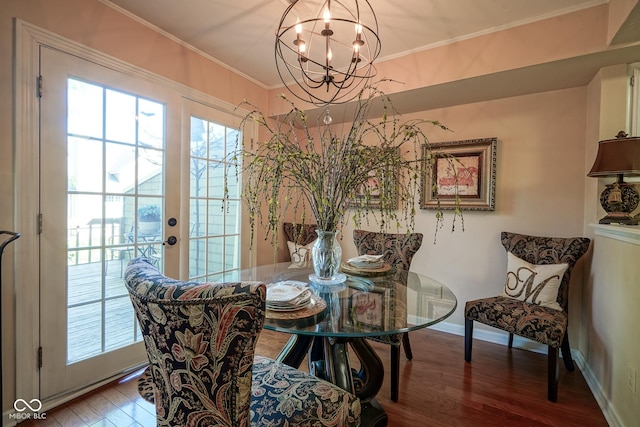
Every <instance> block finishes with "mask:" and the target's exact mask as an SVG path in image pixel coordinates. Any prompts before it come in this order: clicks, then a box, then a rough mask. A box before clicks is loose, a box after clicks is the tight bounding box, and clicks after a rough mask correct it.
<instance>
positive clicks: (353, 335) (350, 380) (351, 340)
mask: <svg viewBox="0 0 640 427" xmlns="http://www.w3.org/2000/svg"><path fill="white" fill-rule="evenodd" d="M311 273H313V270H312V269H307V268H294V267H293V265H292V264H291V263H278V264H269V265H264V266H260V267H254V268H250V269H246V270H241V271H240V279H241V280H256V281H261V282H264V283H266V284H267V287H269V286H275V285H276V284H280V283H291V284H295V285H296V286H300V285H308V287H309V289H310V290H311V291H312V298H311V301H310V303H309V304H307V305H306V306H304V307H302V308H298V309H296V310H284V309H283V310H270V309H267V313H266V319H265V324H264V327H265V329H268V330H273V331H278V332H283V333H287V334H290V335H291V337H290V338H289V341H288V342H287V344H286V345H285V347H284V348H283V349H282V351H281V352H280V354H279V356H278V358H277V359H278V360H279V361H281V362H284V363H286V364H288V365H290V366H293V367H295V368H298V367H300V365H301V364H302V362H303V360H304V358H305V356H306V357H307V363H308V368H309V372H310V373H312V374H314V375H316V376H318V377H321V378H324V379H326V380H328V381H330V382H332V383H334V384H336V385H338V386H340V387H342V388H343V389H345V390H348V391H350V392H352V393H354V394H356V395H357V396H358V398H359V399H360V402H361V404H362V426H384V425H386V424H387V420H388V418H387V414H386V413H385V412H384V410H383V408H382V407H381V406H380V405H379V403H378V402H377V401H376V400H375V397H376V395H377V393H378V391H379V390H380V388H381V386H382V381H383V377H384V366H383V363H382V360H381V359H380V357H379V356H378V355H377V354H376V352H375V350H374V349H373V348H372V347H371V346H370V345H369V343H368V342H367V339H366V338H380V337H382V336H384V335H397V334H402V333H404V332H410V331H413V330H416V329H421V328H425V327H428V326H430V325H434V324H436V323H438V322H441V321H442V320H444V319H446V318H447V317H449V316H450V315H451V314H452V313H453V312H454V311H455V309H456V306H457V300H456V297H455V295H454V294H453V292H452V291H451V290H450V289H449V288H447V287H446V286H445V285H443V284H442V283H439V282H437V281H436V280H434V279H432V278H430V277H427V276H424V275H422V274H417V273H414V272H410V271H405V270H400V269H390V270H389V271H386V272H383V273H376V274H374V273H371V272H367V271H360V272H358V271H349V272H348V274H347V280H346V282H345V283H342V284H338V285H321V284H317V283H313V282H311V281H310V280H309V275H310V274H311ZM349 347H351V349H352V350H353V353H355V355H356V357H357V359H358V360H359V362H360V363H359V365H360V368H359V369H358V370H356V369H352V367H351V365H350V363H349V357H348V353H349V351H348V349H349Z"/></svg>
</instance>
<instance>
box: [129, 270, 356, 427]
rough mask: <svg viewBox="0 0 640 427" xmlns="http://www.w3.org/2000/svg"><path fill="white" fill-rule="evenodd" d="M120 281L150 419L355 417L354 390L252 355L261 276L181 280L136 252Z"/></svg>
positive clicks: (215, 421)
mask: <svg viewBox="0 0 640 427" xmlns="http://www.w3.org/2000/svg"><path fill="white" fill-rule="evenodd" d="M125 284H126V286H127V289H128V291H129V295H130V297H131V301H132V303H133V306H134V310H135V312H136V316H137V317H138V321H139V323H140V328H141V330H142V333H143V336H144V343H145V346H146V349H147V356H148V357H149V371H150V372H151V376H152V378H153V386H154V387H153V401H154V403H155V406H156V418H157V424H158V426H189V427H191V426H194V427H195V426H198V427H204V426H249V425H252V426H261V427H262V426H293V425H304V426H357V425H359V424H360V402H359V400H358V399H357V398H356V397H355V396H353V395H351V394H350V393H347V392H346V391H344V390H342V389H341V388H339V387H337V386H334V385H332V384H330V383H328V382H326V381H323V380H320V379H318V378H315V377H312V376H309V375H307V374H305V373H303V372H301V371H298V370H296V369H293V368H290V367H287V366H284V365H282V364H280V363H277V362H275V361H272V360H270V359H266V358H261V357H255V360H254V352H255V344H256V340H257V338H258V334H259V332H260V331H261V330H262V327H263V324H264V316H265V297H266V288H265V285H264V284H263V283H259V282H238V283H215V284H213V283H195V282H181V281H177V280H174V279H170V278H167V277H165V276H163V275H162V274H161V273H159V272H158V270H157V269H156V268H155V267H154V266H153V264H152V263H151V261H149V260H148V259H144V258H137V259H134V260H132V261H131V262H130V263H129V265H128V267H127V269H126V271H125ZM294 420H295V421H294ZM302 420H304V422H303V421H302Z"/></svg>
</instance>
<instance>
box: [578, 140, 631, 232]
mask: <svg viewBox="0 0 640 427" xmlns="http://www.w3.org/2000/svg"><path fill="white" fill-rule="evenodd" d="M625 175H627V176H640V137H627V134H626V133H625V132H623V131H620V132H619V133H618V135H617V136H616V138H614V139H607V140H604V141H600V142H598V154H597V155H596V160H595V162H593V167H592V168H591V171H590V172H589V173H588V174H587V176H592V177H601V176H615V177H617V181H616V182H615V183H613V184H607V186H606V188H605V189H604V191H603V192H602V194H601V195H600V205H601V206H602V208H603V209H604V210H605V211H606V212H607V216H605V217H604V218H602V219H601V220H600V221H599V222H600V224H625V225H638V223H639V222H640V220H639V219H638V217H636V218H633V217H632V216H631V215H630V213H631V212H633V211H634V210H635V209H636V208H637V207H638V201H639V199H640V197H639V196H638V190H636V187H635V185H634V184H629V183H626V182H624V176H625Z"/></svg>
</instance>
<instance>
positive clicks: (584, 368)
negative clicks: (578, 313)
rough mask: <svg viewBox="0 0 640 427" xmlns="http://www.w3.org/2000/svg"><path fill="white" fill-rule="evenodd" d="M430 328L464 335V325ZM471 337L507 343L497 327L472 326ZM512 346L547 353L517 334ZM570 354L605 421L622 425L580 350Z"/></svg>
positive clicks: (539, 345) (545, 348) (615, 426)
mask: <svg viewBox="0 0 640 427" xmlns="http://www.w3.org/2000/svg"><path fill="white" fill-rule="evenodd" d="M430 329H433V330H436V331H440V332H446V333H449V334H453V335H460V336H464V326H463V325H459V324H454V323H448V322H440V323H437V324H435V325H433V326H430ZM473 339H476V340H481V341H487V342H491V343H494V344H500V345H504V346H506V345H508V343H509V334H508V333H507V332H504V331H499V330H497V329H496V330H493V331H489V330H484V329H479V328H474V330H473ZM513 346H514V347H517V348H519V349H524V350H529V351H533V352H536V353H542V354H546V353H547V346H546V345H543V344H540V343H537V342H535V341H531V340H528V339H526V338H521V337H518V336H514V337H513ZM571 356H572V357H573V360H574V362H575V364H576V366H577V367H578V369H579V370H580V372H581V373H582V376H583V377H584V379H585V381H586V382H587V385H588V386H589V389H590V390H591V393H593V397H594V398H595V399H596V402H598V406H600V410H601V411H602V414H603V415H604V418H605V419H606V420H607V423H609V425H610V426H611V427H624V425H623V424H622V422H621V421H620V417H618V415H617V414H616V412H615V410H614V409H613V407H612V406H611V402H610V401H609V399H607V396H606V395H605V393H604V391H603V390H602V386H601V385H600V382H599V381H598V379H597V378H596V376H595V374H594V373H593V371H592V370H591V367H590V366H589V365H588V364H587V362H586V360H585V358H584V355H583V354H582V352H581V351H580V350H578V349H575V348H572V349H571ZM461 357H462V355H461Z"/></svg>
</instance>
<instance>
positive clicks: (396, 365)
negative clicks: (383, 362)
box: [391, 345, 400, 402]
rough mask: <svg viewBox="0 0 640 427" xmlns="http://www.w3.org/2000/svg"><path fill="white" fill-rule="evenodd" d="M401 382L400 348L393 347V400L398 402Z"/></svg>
mask: <svg viewBox="0 0 640 427" xmlns="http://www.w3.org/2000/svg"><path fill="white" fill-rule="evenodd" d="M399 382H400V346H399V345H392V346H391V400H392V401H394V402H397V401H398V385H399Z"/></svg>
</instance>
